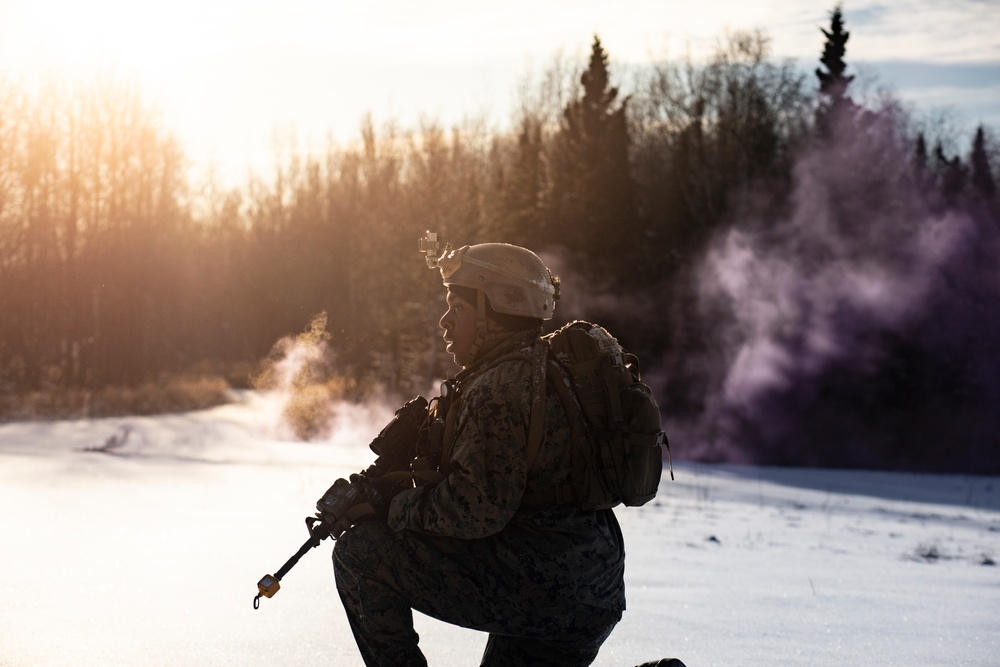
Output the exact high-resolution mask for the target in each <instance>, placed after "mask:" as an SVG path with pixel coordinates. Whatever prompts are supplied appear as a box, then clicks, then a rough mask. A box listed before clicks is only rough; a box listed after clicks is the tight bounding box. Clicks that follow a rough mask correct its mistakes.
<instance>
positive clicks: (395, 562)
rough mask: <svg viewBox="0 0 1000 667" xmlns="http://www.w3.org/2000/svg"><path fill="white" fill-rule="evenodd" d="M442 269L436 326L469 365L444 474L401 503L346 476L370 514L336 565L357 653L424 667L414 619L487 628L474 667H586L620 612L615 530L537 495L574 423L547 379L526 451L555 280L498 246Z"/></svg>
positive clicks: (463, 253) (461, 380) (561, 457)
mask: <svg viewBox="0 0 1000 667" xmlns="http://www.w3.org/2000/svg"><path fill="white" fill-rule="evenodd" d="M437 266H438V267H439V268H440V270H441V276H442V277H443V279H444V285H445V286H446V287H447V311H446V312H445V313H444V315H443V316H442V317H441V320H440V326H441V328H442V329H443V330H444V340H445V341H446V343H447V350H448V352H449V353H451V354H452V355H453V356H454V358H455V361H456V362H457V363H458V364H459V365H460V366H461V367H462V370H461V372H459V373H458V374H457V375H456V377H455V378H454V382H453V384H452V387H453V389H454V391H453V392H452V398H451V401H450V403H449V407H448V409H447V419H446V421H445V423H446V427H445V429H444V437H443V443H442V444H443V451H444V455H443V456H442V470H441V471H440V472H441V473H442V474H443V479H442V480H441V481H440V482H438V483H436V484H428V485H423V486H417V487H416V488H408V489H404V490H402V491H399V492H396V493H395V495H394V492H393V491H392V490H390V489H389V488H387V487H386V486H385V485H384V484H380V483H379V480H371V479H366V478H364V477H361V476H354V477H352V482H354V483H355V484H356V485H359V486H361V487H362V488H363V490H364V493H365V495H366V499H367V500H368V502H369V503H370V504H371V505H372V506H373V507H375V508H376V514H377V517H378V518H377V519H376V520H370V521H362V522H359V523H358V524H356V525H355V526H353V527H352V528H350V529H349V530H348V531H347V532H345V533H344V534H343V535H342V536H341V537H340V538H339V540H338V541H337V545H336V549H335V550H334V554H333V562H334V572H335V575H336V582H337V589H338V591H339V593H340V596H341V599H342V600H343V603H344V609H345V610H346V612H347V617H348V620H349V622H350V625H351V629H352V630H353V632H354V637H355V639H356V641H357V644H358V648H359V649H360V650H361V654H362V656H363V657H364V660H365V664H366V665H369V666H370V667H371V666H375V665H384V666H392V667H407V666H411V665H426V664H427V663H426V660H425V659H424V656H423V654H422V653H421V652H420V649H419V648H418V645H417V642H418V637H417V633H416V632H415V631H414V629H413V616H412V610H413V609H416V610H418V611H420V612H422V613H424V614H427V615H429V616H432V617H434V618H438V619H440V620H442V621H445V622H447V623H453V624H455V625H460V626H463V627H467V628H473V629H476V630H480V631H483V632H487V633H489V638H488V641H487V644H486V650H485V652H484V654H483V658H482V665H497V666H500V665H502V666H505V667H507V666H510V665H589V664H591V663H592V662H593V661H594V659H595V658H596V656H597V652H598V650H599V648H600V647H601V644H602V643H603V642H604V641H605V640H606V639H607V637H608V636H609V635H610V634H611V631H612V629H613V628H614V627H615V625H616V624H617V623H618V621H619V620H620V618H621V614H622V611H623V610H624V608H625V590H624V581H623V574H624V568H625V550H624V545H623V542H622V535H621V531H620V529H619V526H618V522H617V521H616V519H615V516H614V514H613V513H612V511H611V510H599V511H586V510H583V509H580V508H578V507H576V506H575V505H573V504H565V503H564V504H559V503H555V502H551V501H549V502H547V501H544V500H543V501H538V500H531V499H538V498H546V497H547V496H546V493H545V492H546V491H551V490H552V489H554V488H556V486H557V485H562V484H565V483H567V482H568V480H569V474H570V472H569V471H570V466H569V456H570V451H569V449H570V448H569V442H570V427H571V425H570V424H569V419H568V417H567V415H566V412H565V411H564V409H563V408H562V405H561V403H560V401H559V399H558V397H557V396H556V394H555V390H554V389H553V388H552V386H551V385H548V384H547V386H546V400H545V401H544V404H543V405H544V413H542V415H543V419H544V421H541V420H537V419H536V424H538V425H542V424H543V425H544V426H543V428H544V438H543V439H542V441H541V442H542V444H541V446H540V447H539V448H538V450H537V453H535V452H533V453H532V454H529V452H528V450H529V447H528V442H529V435H528V432H529V429H530V426H531V421H532V420H531V413H532V387H533V381H534V382H536V383H537V382H538V378H537V377H535V378H533V377H532V376H533V375H537V374H533V372H532V368H533V364H532V354H533V350H535V349H537V348H535V342H536V341H537V340H538V338H539V337H540V336H541V335H542V324H543V321H544V320H549V319H551V318H552V315H553V310H554V307H555V301H556V299H557V298H558V288H559V281H558V279H557V278H554V277H553V276H552V273H551V272H550V271H549V270H548V268H546V266H545V264H544V263H543V262H542V261H541V259H539V258H538V256H537V255H535V254H534V253H532V252H531V251H530V250H527V249H525V248H520V247H517V246H513V245H508V244H503V243H484V244H480V245H474V246H464V247H462V248H459V249H458V250H454V251H450V252H449V251H447V250H446V252H445V254H444V255H442V256H441V258H440V259H438V260H437ZM541 381H542V382H544V378H542V380H541ZM534 386H536V387H537V386H539V385H538V384H536V385H534ZM536 428H537V427H536ZM529 459H531V460H529ZM526 490H527V491H528V492H529V493H528V494H527V495H526ZM549 495H551V494H549Z"/></svg>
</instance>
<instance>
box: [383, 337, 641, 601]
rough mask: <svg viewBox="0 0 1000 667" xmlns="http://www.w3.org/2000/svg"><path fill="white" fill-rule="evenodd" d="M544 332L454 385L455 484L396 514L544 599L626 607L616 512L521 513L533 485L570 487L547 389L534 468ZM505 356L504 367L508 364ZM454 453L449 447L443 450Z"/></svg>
mask: <svg viewBox="0 0 1000 667" xmlns="http://www.w3.org/2000/svg"><path fill="white" fill-rule="evenodd" d="M536 336H537V333H536V334H534V335H532V336H524V335H521V336H515V337H514V338H513V339H511V340H509V341H507V342H505V343H504V344H502V345H501V346H500V347H499V348H498V349H497V350H494V351H493V352H492V353H490V354H489V355H487V357H486V358H485V359H483V360H482V361H481V362H479V363H478V364H476V365H475V366H473V367H471V368H468V369H466V370H463V371H462V373H459V375H458V376H457V377H456V380H457V382H458V398H457V400H456V401H455V402H454V403H453V404H452V406H451V407H450V408H449V409H450V410H458V415H457V423H456V427H455V435H454V439H453V444H452V446H451V447H450V451H451V456H450V458H449V460H448V466H447V468H448V470H447V471H446V472H447V476H446V478H445V479H444V481H442V482H440V483H439V484H436V485H434V486H423V487H418V488H415V489H407V490H405V491H403V492H401V493H400V494H398V495H397V496H396V497H395V498H394V499H393V502H392V505H391V508H390V511H389V526H390V528H392V529H393V530H395V531H402V530H411V531H416V532H419V533H422V534H427V535H434V536H441V537H445V538H452V539H458V540H465V541H474V542H479V544H477V545H475V548H474V549H472V551H473V552H481V553H490V554H491V558H490V561H491V563H492V564H491V567H497V565H498V561H499V567H500V568H502V569H504V570H505V571H507V572H509V573H510V574H511V578H512V579H513V580H514V581H515V582H516V583H514V584H512V585H517V586H521V587H522V588H519V589H513V590H528V589H530V588H531V587H535V588H536V589H537V591H538V597H539V599H545V598H546V596H548V599H553V597H554V598H556V599H560V600H565V599H567V598H569V599H571V600H573V601H575V602H579V603H583V604H588V605H592V606H597V607H603V608H607V609H615V610H621V609H624V608H625V593H624V582H623V575H624V569H625V550H624V545H623V541H622V536H621V530H620V528H619V526H618V522H617V520H616V519H615V516H614V514H613V512H612V511H611V510H602V511H597V512H594V511H584V510H581V509H579V508H577V507H575V506H573V505H553V506H544V507H536V508H522V507H521V497H522V495H523V494H524V491H525V488H526V484H530V486H531V488H532V489H533V490H537V491H541V490H544V489H546V488H548V487H549V486H552V485H554V484H557V483H561V482H565V481H568V478H569V470H570V468H569V455H570V452H569V445H568V443H569V438H570V426H569V423H568V418H567V416H566V413H565V411H564V410H563V408H562V405H561V404H560V401H559V398H558V396H557V395H556V393H555V390H554V389H553V388H552V387H551V386H550V387H548V388H547V397H546V403H545V405H546V413H545V439H544V441H543V443H542V446H541V449H540V450H539V452H538V455H537V457H536V459H535V461H534V464H533V465H532V466H531V469H530V470H526V468H527V451H526V450H527V432H528V424H529V419H530V402H531V396H530V394H531V374H532V369H531V362H530V361H528V360H526V359H523V358H522V359H511V358H510V356H511V354H512V353H519V354H521V355H522V356H523V357H529V358H530V355H531V350H532V345H533V343H534V341H535V340H536ZM505 357H506V359H505ZM445 448H446V451H448V448H449V443H445Z"/></svg>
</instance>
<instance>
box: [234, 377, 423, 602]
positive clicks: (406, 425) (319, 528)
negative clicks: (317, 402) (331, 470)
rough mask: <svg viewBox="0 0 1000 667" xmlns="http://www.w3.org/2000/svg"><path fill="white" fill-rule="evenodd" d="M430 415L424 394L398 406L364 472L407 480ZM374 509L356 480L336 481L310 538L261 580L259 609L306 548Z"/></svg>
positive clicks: (320, 504)
mask: <svg viewBox="0 0 1000 667" xmlns="http://www.w3.org/2000/svg"><path fill="white" fill-rule="evenodd" d="M427 417H428V403H427V399H425V398H424V397H423V396H417V397H416V398H413V399H411V400H409V401H407V402H406V403H405V404H404V405H403V407H401V408H399V409H398V410H396V414H395V416H394V417H393V418H392V420H391V421H390V422H389V423H388V424H386V425H385V427H384V428H383V429H382V430H381V431H380V432H379V434H378V435H377V436H375V439H374V440H372V442H371V444H369V445H368V446H369V448H370V449H371V450H372V451H373V452H375V454H376V458H375V462H374V463H373V464H372V465H371V466H369V467H368V469H367V470H365V471H364V472H362V473H361V474H362V475H364V476H365V477H368V478H371V479H375V478H381V477H385V476H386V475H389V473H396V476H395V477H396V478H398V480H400V481H403V480H407V479H408V478H409V470H410V465H411V462H412V461H413V460H414V458H415V457H417V456H418V455H419V454H420V453H421V450H422V449H423V448H422V447H421V446H420V443H421V441H425V440H426V438H422V429H424V426H425V424H426V423H427V421H428V419H427ZM424 435H426V434H424ZM399 473H403V474H399ZM390 477H393V476H390ZM370 513H372V509H371V507H370V506H369V505H367V504H364V503H362V502H361V491H360V490H359V489H358V488H357V487H356V486H355V485H354V484H352V483H351V482H349V481H348V480H346V479H343V478H341V479H338V480H337V481H336V482H334V483H333V486H331V487H330V488H329V489H327V491H326V493H324V494H323V497H322V498H320V499H319V501H317V503H316V514H315V516H308V517H306V530H308V531H309V539H308V540H306V541H305V543H304V544H303V545H302V546H301V547H300V548H299V550H298V551H296V552H295V555H293V556H292V557H291V558H289V559H288V561H287V562H285V564H284V565H282V566H281V568H280V569H279V570H278V571H277V572H275V573H274V574H273V575H272V574H265V575H264V576H263V577H262V578H261V580H260V581H259V582H257V590H258V591H259V592H258V594H257V596H256V597H254V599H253V608H254V609H257V608H258V607H259V606H260V598H261V597H266V598H269V597H271V596H273V595H274V594H275V593H277V592H278V589H279V588H281V586H280V585H279V583H278V582H280V581H281V578H282V577H284V576H285V575H286V574H288V571H289V570H291V569H292V568H293V567H294V566H295V564H296V563H298V562H299V559H300V558H302V556H304V555H305V554H306V552H308V551H309V550H310V549H313V548H314V547H317V546H319V544H320V542H322V541H323V540H325V539H326V538H328V537H332V538H333V539H334V540H336V539H337V538H338V537H340V536H341V535H343V534H344V531H346V530H347V529H348V528H350V527H351V526H352V525H353V524H354V522H355V521H357V520H358V519H359V518H361V517H363V516H365V515H366V514H370Z"/></svg>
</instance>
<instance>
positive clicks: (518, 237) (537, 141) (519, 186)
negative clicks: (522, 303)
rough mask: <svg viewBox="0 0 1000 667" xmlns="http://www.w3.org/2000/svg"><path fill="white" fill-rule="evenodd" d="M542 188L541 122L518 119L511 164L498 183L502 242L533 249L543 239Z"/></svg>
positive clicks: (542, 147)
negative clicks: (518, 123) (515, 145)
mask: <svg viewBox="0 0 1000 667" xmlns="http://www.w3.org/2000/svg"><path fill="white" fill-rule="evenodd" d="M544 189H545V157H544V145H543V143H542V126H541V121H540V120H538V119H537V118H533V117H531V116H528V115H526V116H525V117H524V118H523V119H522V120H521V129H520V132H519V133H518V137H517V147H516V149H515V154H514V156H513V158H512V161H511V163H510V164H509V165H507V166H506V168H505V169H504V170H503V173H502V175H501V183H500V206H501V211H500V214H499V221H498V224H497V228H498V231H499V233H500V235H501V237H502V238H503V239H504V240H505V241H509V242H510V243H515V244H518V245H524V246H527V247H536V246H538V245H539V242H540V241H541V240H542V239H543V238H544V230H543V229H542V224H543V222H544V220H543V219H542V216H541V198H542V193H543V191H544Z"/></svg>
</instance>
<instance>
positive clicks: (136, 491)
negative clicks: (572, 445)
mask: <svg viewBox="0 0 1000 667" xmlns="http://www.w3.org/2000/svg"><path fill="white" fill-rule="evenodd" d="M340 414H341V418H342V421H341V424H340V426H339V428H338V429H337V431H336V432H335V435H334V436H333V437H332V438H331V439H330V441H329V442H326V443H322V444H303V443H294V442H290V441H288V440H286V439H283V438H281V437H280V436H279V435H278V432H277V431H276V430H275V428H274V426H273V425H274V423H275V422H274V418H273V417H274V409H273V405H272V404H271V403H269V402H268V401H267V400H265V399H264V398H263V397H261V396H259V395H254V394H251V395H247V396H244V398H243V400H242V402H240V403H237V404H233V405H229V406H224V407H220V408H217V409H214V410H209V411H204V412H198V413H194V414H185V415H170V416H165V417H157V418H122V419H104V420H89V421H67V422H49V423H12V424H3V425H0V577H2V584H0V666H2V667H67V666H73V667H88V666H91V665H93V666H102V667H104V666H110V665H122V666H129V667H133V666H134V667H145V666H158V665H164V666H166V665H170V666H172V667H179V666H183V665H192V666H193V665H198V666H199V667H201V666H204V665H213V666H216V665H217V666H223V665H247V666H253V665H269V666H270V665H281V666H283V667H284V666H296V665H303V666H305V665H310V666H311V665H324V664H325V665H338V666H344V667H348V666H357V665H361V664H362V663H361V660H360V658H359V657H358V655H357V653H356V650H355V647H354V642H353V639H352V637H351V634H350V632H349V630H348V628H347V623H346V619H345V617H344V614H343V611H342V609H341V608H340V603H339V600H338V598H337V594H336V590H335V588H334V583H333V575H332V569H331V565H330V552H331V549H332V548H333V544H332V543H330V542H326V543H324V544H323V545H321V546H320V547H319V548H318V549H315V550H313V551H311V552H310V553H309V554H307V555H306V556H305V557H303V559H302V560H301V561H300V562H299V564H298V565H297V566H296V567H295V568H294V569H292V571H291V572H290V573H289V574H288V575H287V576H285V578H284V579H283V581H282V588H281V591H280V592H279V593H278V594H277V595H276V596H275V597H274V598H272V599H269V600H268V599H264V600H262V601H261V606H260V609H259V610H257V611H254V609H253V605H252V600H253V597H254V595H255V594H256V584H257V581H258V579H260V577H261V576H262V575H264V574H265V573H273V572H274V571H275V570H277V569H278V568H279V567H280V566H281V565H282V564H283V563H284V562H285V560H286V559H287V558H288V557H290V556H291V555H292V554H293V553H294V552H295V550H296V549H298V547H299V546H300V545H301V544H302V543H303V542H304V541H305V539H306V537H307V534H306V530H305V524H304V522H303V518H304V517H305V516H307V515H308V514H310V513H311V512H312V510H313V507H314V504H315V501H316V499H317V498H318V497H319V495H321V494H322V493H323V491H325V490H326V488H327V486H329V484H330V483H331V482H332V481H333V480H334V479H335V478H337V477H340V476H344V475H346V474H347V473H350V472H353V471H355V470H357V469H359V468H362V467H364V466H366V465H367V464H368V463H369V462H370V461H371V458H372V454H371V453H370V452H369V451H368V449H367V443H368V442H369V441H370V440H371V438H372V437H373V435H374V434H375V432H377V430H378V429H379V428H381V426H382V425H383V424H384V423H385V422H386V421H387V420H388V419H389V417H390V416H391V414H390V411H389V410H385V409H365V408H358V407H346V406H345V407H343V408H341V413H340ZM126 433H127V434H128V435H127V438H126V439H125V441H124V443H123V444H122V445H121V447H119V448H117V449H114V450H112V451H114V452H115V453H113V454H108V453H93V452H86V451H83V450H84V449H86V448H88V447H97V446H100V445H102V444H104V443H106V442H108V440H109V438H119V439H120V438H122V437H123V436H124V435H125V434H126ZM804 446H806V445H804ZM942 446H943V447H944V446H947V444H946V443H942ZM675 472H676V477H677V479H676V481H673V482H671V481H670V480H669V479H668V478H665V479H664V481H663V483H662V484H661V487H660V489H661V491H660V495H659V497H658V498H657V500H656V501H655V502H654V503H651V504H650V505H648V506H646V507H642V508H638V509H627V510H626V509H622V510H619V511H618V512H617V513H618V517H619V519H620V521H621V523H622V528H623V530H624V532H625V538H626V545H627V549H628V558H627V575H626V576H627V583H628V605H629V608H628V610H627V611H626V613H625V616H624V618H623V620H622V622H621V623H620V624H619V626H618V627H617V628H616V630H615V632H614V634H612V636H611V638H610V639H609V640H608V642H607V643H606V644H605V646H604V649H603V650H602V652H601V655H600V656H599V658H598V660H597V662H596V664H597V665H603V666H608V667H610V666H630V665H635V664H637V663H640V662H643V661H645V660H650V659H652V658H658V657H665V656H677V657H680V658H682V659H683V660H684V661H685V662H686V663H687V664H688V665H689V667H708V666H713V665H716V666H720V667H721V666H726V667H728V666H735V665H740V666H747V667H752V666H754V665H761V666H763V665H768V666H772V665H810V666H817V665H830V666H833V665H837V666H839V665H873V666H891V665H906V667H912V666H913V665H950V666H951V665H979V666H983V667H987V666H991V667H995V666H996V665H1000V566H997V565H995V564H994V561H1000V478H985V477H972V476H937V475H909V474H888V473H870V472H847V471H828V470H795V469H774V468H755V467H742V466H707V465H693V464H686V463H684V464H677V465H676V466H675ZM417 629H418V631H419V632H420V635H421V637H422V641H421V645H422V646H423V648H424V651H425V653H426V654H427V656H428V660H429V662H430V663H431V664H432V665H477V664H478V660H479V654H480V652H481V650H482V647H483V644H484V642H485V637H484V636H483V635H481V634H479V633H476V632H471V631H467V630H463V629H459V628H454V627H451V626H447V625H444V624H442V623H439V622H437V621H434V620H432V619H428V618H425V617H418V618H417Z"/></svg>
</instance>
